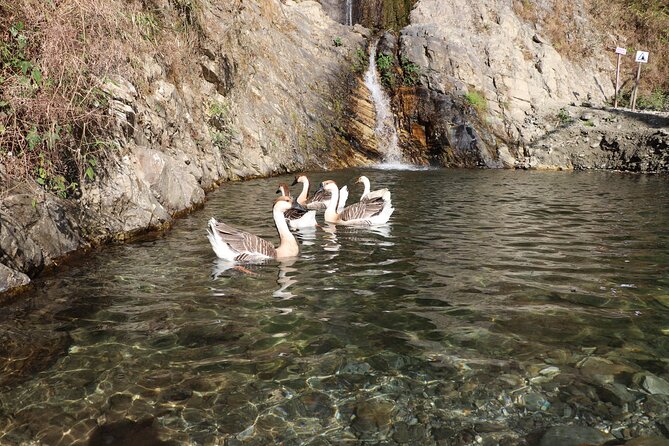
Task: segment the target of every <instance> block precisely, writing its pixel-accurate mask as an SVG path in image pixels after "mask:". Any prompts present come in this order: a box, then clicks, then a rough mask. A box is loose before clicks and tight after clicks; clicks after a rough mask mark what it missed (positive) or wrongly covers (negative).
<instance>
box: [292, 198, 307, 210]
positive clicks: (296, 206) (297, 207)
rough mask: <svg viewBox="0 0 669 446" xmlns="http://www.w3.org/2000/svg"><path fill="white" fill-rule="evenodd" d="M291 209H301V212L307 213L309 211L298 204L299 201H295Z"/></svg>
mask: <svg viewBox="0 0 669 446" xmlns="http://www.w3.org/2000/svg"><path fill="white" fill-rule="evenodd" d="M290 208H291V209H299V210H300V211H306V210H307V209H306V208H305V207H304V206H302V205H301V204H300V203H298V202H297V200H293V205H292V206H291V207H290Z"/></svg>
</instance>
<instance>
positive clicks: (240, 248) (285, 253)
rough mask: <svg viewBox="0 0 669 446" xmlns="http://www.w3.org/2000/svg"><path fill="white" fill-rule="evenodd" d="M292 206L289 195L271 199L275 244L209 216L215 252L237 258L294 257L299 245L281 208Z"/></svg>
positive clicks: (212, 245) (284, 209)
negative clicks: (276, 234)
mask: <svg viewBox="0 0 669 446" xmlns="http://www.w3.org/2000/svg"><path fill="white" fill-rule="evenodd" d="M292 206H293V200H292V199H291V198H290V197H279V198H277V199H276V200H275V201H274V207H273V209H272V215H273V217H274V224H275V225H276V230H277V231H278V233H279V238H280V239H281V243H279V247H278V248H275V247H274V245H272V244H271V243H270V242H268V241H267V240H263V239H261V238H260V237H258V236H256V235H253V234H251V233H250V232H246V231H242V230H240V229H236V228H233V227H232V226H228V225H227V224H225V223H222V222H217V221H216V219H215V218H211V219H210V220H209V227H208V228H207V237H208V238H209V242H210V243H211V247H212V248H213V249H214V252H215V253H216V256H218V258H220V259H223V260H228V261H236V262H244V261H253V260H264V259H283V258H288V257H296V256H297V255H298V253H299V252H300V247H299V246H298V244H297V241H296V240H295V237H294V236H293V233H292V232H290V229H289V228H288V224H287V223H286V218H285V217H284V212H286V211H287V210H289V209H290V208H291V207H292Z"/></svg>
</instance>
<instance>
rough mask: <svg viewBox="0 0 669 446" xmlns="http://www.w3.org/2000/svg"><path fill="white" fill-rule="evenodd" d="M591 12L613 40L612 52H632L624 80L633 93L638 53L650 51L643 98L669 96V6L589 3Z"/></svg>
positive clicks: (631, 0)
mask: <svg viewBox="0 0 669 446" xmlns="http://www.w3.org/2000/svg"><path fill="white" fill-rule="evenodd" d="M588 10H589V11H590V13H591V15H592V16H593V17H595V20H596V23H597V24H598V27H599V29H600V30H601V31H602V32H603V33H606V34H607V35H610V36H611V37H610V38H609V39H607V40H606V41H605V45H606V46H607V48H608V49H611V58H612V60H613V57H614V55H613V54H612V52H613V49H614V48H615V47H616V46H622V47H625V48H627V49H628V54H630V52H631V54H630V55H628V56H627V57H626V58H624V59H625V62H624V63H625V66H624V67H625V69H624V73H625V75H624V76H623V79H622V80H623V83H624V85H623V86H624V90H626V91H627V93H629V90H631V88H632V84H633V82H634V76H635V73H636V70H635V68H636V64H634V61H633V59H632V58H633V57H634V54H635V52H636V51H637V50H641V51H650V60H649V63H648V64H646V65H644V66H643V68H642V77H641V94H643V95H645V96H647V97H650V96H653V95H655V96H665V97H666V96H667V95H669V3H668V2H667V1H666V0H588Z"/></svg>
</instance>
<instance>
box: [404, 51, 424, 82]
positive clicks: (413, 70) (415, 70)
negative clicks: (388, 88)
mask: <svg viewBox="0 0 669 446" xmlns="http://www.w3.org/2000/svg"><path fill="white" fill-rule="evenodd" d="M400 65H401V67H402V83H403V84H404V85H406V86H407V87H412V86H414V85H416V84H417V83H418V80H419V79H420V67H419V66H418V65H416V64H415V63H413V62H411V61H410V60H409V59H407V58H406V57H405V56H402V57H401V63H400Z"/></svg>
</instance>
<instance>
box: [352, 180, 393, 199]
mask: <svg viewBox="0 0 669 446" xmlns="http://www.w3.org/2000/svg"><path fill="white" fill-rule="evenodd" d="M355 182H356V183H362V185H363V187H364V190H363V192H362V195H361V196H360V201H370V200H374V199H376V198H382V199H383V200H384V201H388V202H391V198H390V191H389V190H388V189H386V188H383V189H377V190H375V191H371V192H370V189H371V186H370V183H369V178H367V177H366V176H364V175H360V176H359V177H358V179H357V180H356V181H355Z"/></svg>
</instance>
